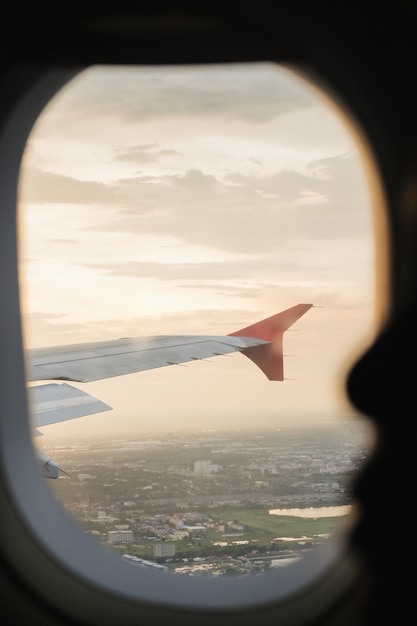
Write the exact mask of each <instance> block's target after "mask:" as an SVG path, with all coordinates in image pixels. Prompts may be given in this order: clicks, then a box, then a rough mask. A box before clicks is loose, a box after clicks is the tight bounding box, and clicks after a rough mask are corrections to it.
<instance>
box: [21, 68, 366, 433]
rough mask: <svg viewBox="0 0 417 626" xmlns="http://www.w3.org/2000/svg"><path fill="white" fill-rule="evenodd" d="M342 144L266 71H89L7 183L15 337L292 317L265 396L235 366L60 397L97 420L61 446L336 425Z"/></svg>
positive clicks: (346, 208) (261, 383) (353, 180)
mask: <svg viewBox="0 0 417 626" xmlns="http://www.w3.org/2000/svg"><path fill="white" fill-rule="evenodd" d="M360 154H361V153H360V149H359V146H358V144H357V140H356V138H355V137H354V136H353V135H352V133H351V131H350V129H349V124H347V123H346V121H345V120H343V118H342V117H341V116H340V114H338V113H337V112H336V109H335V107H334V106H330V105H329V101H328V99H327V98H326V97H324V95H323V94H321V93H320V92H319V91H318V89H317V88H316V87H313V86H312V85H311V84H310V83H308V82H306V80H305V79H303V78H301V77H300V76H298V75H296V74H295V73H293V72H292V71H290V70H289V69H286V68H284V67H280V66H277V65H275V64H273V63H253V64H246V65H243V64H241V65H238V64H232V65H229V66H221V65H220V66H198V65H197V66H190V67H179V66H172V67H169V68H167V67H153V68H152V67H146V66H145V67H142V68H139V67H106V66H100V67H91V68H89V69H87V70H85V71H83V72H81V73H80V74H79V75H78V76H77V77H76V78H74V79H73V80H72V81H71V82H70V83H68V84H67V86H66V87H65V88H64V89H63V90H61V91H60V92H59V93H58V94H57V95H56V97H55V98H54V99H53V100H52V101H51V102H50V103H49V104H48V106H47V107H46V108H45V110H44V112H43V113H42V115H41V116H40V117H39V118H38V121H37V122H36V124H35V126H34V128H33V131H32V133H31V135H30V137H29V139H28V143H27V146H26V150H25V154H24V157H23V161H22V166H21V176H20V182H19V236H20V253H19V254H20V256H19V271H20V283H21V302H22V311H23V324H24V338H25V345H26V346H27V347H40V346H50V345H60V344H69V343H78V342H83V341H86V342H87V341H99V340H101V339H117V338H119V337H127V336H132V337H134V336H144V335H160V334H164V335H165V334H213V335H223V334H228V333H231V332H234V331H235V330H238V329H240V328H242V327H245V326H247V325H249V324H252V323H254V322H257V321H259V320H261V319H263V318H266V317H269V316H271V315H273V314H275V313H278V312H279V311H281V310H284V309H286V308H289V307H291V306H293V305H295V304H298V303H312V304H313V305H314V307H313V308H312V309H310V311H308V312H307V313H306V314H305V315H304V316H303V317H302V318H301V319H300V320H299V321H298V322H297V323H296V324H294V326H293V329H291V330H289V331H288V332H287V333H286V334H285V336H284V354H285V355H286V356H285V357H284V375H285V377H286V379H287V380H284V381H283V382H270V381H268V380H267V379H266V377H265V376H264V375H263V374H262V372H261V371H260V370H259V369H258V368H257V367H256V366H255V365H254V364H253V363H252V362H251V361H249V360H248V359H246V358H245V357H244V356H243V355H241V354H235V355H233V356H222V357H216V358H214V359H208V360H207V361H202V362H196V363H192V364H189V365H187V366H172V367H165V368H162V369H159V370H150V371H147V372H142V373H139V374H131V375H128V376H123V377H117V378H114V379H109V380H104V381H98V382H95V383H89V384H85V385H80V388H82V389H83V390H85V391H87V392H89V393H92V394H93V395H95V396H96V397H98V398H100V399H101V400H103V401H105V402H107V403H108V404H110V405H111V406H112V407H113V410H112V411H109V412H106V413H102V414H100V415H95V416H89V417H83V418H80V419H77V420H74V421H71V422H66V423H63V424H59V425H53V426H48V427H45V428H44V429H43V431H44V433H45V435H48V434H49V435H51V436H52V435H55V434H57V435H62V436H64V437H65V436H67V437H70V436H72V435H74V434H77V435H80V436H92V437H94V436H97V434H110V433H113V432H114V433H124V432H134V433H144V432H150V431H152V430H155V431H159V432H165V433H167V432H175V431H179V430H181V429H189V428H197V429H214V430H216V429H226V430H227V429H229V428H247V427H253V426H266V427H277V428H279V427H281V426H282V425H284V424H286V423H297V421H298V420H300V421H304V422H305V423H311V420H322V419H329V420H334V419H339V418H340V414H344V413H345V412H346V411H348V412H349V411H350V407H349V403H348V400H347V399H346V397H345V394H344V380H345V376H346V372H347V371H348V370H349V366H350V364H352V363H353V362H354V360H355V358H356V357H357V356H358V355H359V354H360V353H361V351H363V349H364V348H365V347H366V345H367V344H368V343H369V342H370V341H371V340H372V337H373V336H374V332H375V310H374V309H375V253H374V243H375V242H374V227H373V222H372V210H371V200H370V192H369V186H368V183H367V179H366V175H365V168H364V164H363V161H362V159H361V156H360Z"/></svg>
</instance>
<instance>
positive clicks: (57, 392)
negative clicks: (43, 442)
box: [28, 383, 111, 434]
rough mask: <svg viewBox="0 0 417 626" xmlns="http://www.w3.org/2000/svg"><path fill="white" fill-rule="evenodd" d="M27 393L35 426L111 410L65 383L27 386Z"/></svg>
mask: <svg viewBox="0 0 417 626" xmlns="http://www.w3.org/2000/svg"><path fill="white" fill-rule="evenodd" d="M28 393H29V400H30V407H31V416H32V424H33V426H34V427H35V428H36V427H39V426H47V425H48V424H55V423H56V422H64V421H67V420H71V419H75V418H77V417H82V416H84V415H93V414H94V413H101V412H102V411H109V410H111V407H110V406H109V405H108V404H106V403H105V402H102V401H101V400H97V398H94V397H93V396H91V395H90V394H88V393H86V392H85V391H81V390H80V389H76V388H75V387H72V386H71V385H67V384H66V383H62V384H59V383H48V384H46V385H39V386H37V387H29V389H28ZM35 434H40V433H39V432H36V433H35Z"/></svg>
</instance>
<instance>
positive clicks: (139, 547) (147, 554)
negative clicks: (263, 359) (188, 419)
mask: <svg viewBox="0 0 417 626" xmlns="http://www.w3.org/2000/svg"><path fill="white" fill-rule="evenodd" d="M367 433H368V431H367V429H366V428H365V424H364V423H363V422H359V421H358V420H357V419H352V420H343V421H341V422H340V423H339V422H336V423H330V424H325V425H316V426H312V427H308V428H306V427H305V426H304V427H294V428H284V429H276V430H272V429H268V430H265V429H262V430H251V431H249V430H247V431H224V432H222V431H211V432H210V431H203V432H187V433H185V432H184V433H181V434H180V433H166V434H164V435H161V434H160V433H158V435H154V436H152V435H148V436H141V437H140V438H139V436H138V435H137V434H136V435H133V436H132V437H130V438H129V437H126V436H125V437H123V438H120V439H116V438H112V439H110V438H108V439H104V438H103V439H100V438H99V437H98V438H97V439H96V440H95V441H94V442H91V441H77V440H71V443H70V444H69V443H65V442H62V441H59V440H56V441H55V440H52V439H51V438H48V447H46V446H45V445H44V447H43V449H44V451H45V452H47V453H48V455H50V456H52V457H53V458H54V460H55V461H57V462H58V463H59V465H60V467H61V468H62V470H63V472H62V475H61V477H60V478H59V479H58V480H48V481H47V483H48V485H49V486H50V487H51V489H52V490H53V492H54V494H55V496H56V498H57V499H58V500H59V501H60V502H61V503H62V505H63V506H64V508H65V509H66V510H67V511H68V512H69V513H70V514H71V515H72V516H73V517H74V518H75V519H76V520H77V521H78V522H79V524H80V525H81V527H82V528H83V529H85V531H86V532H88V533H89V534H91V535H92V536H93V537H94V538H95V540H97V541H99V542H101V543H103V544H104V545H106V546H107V547H108V548H109V549H111V550H114V551H116V552H118V553H119V554H120V555H121V556H122V557H123V558H126V559H129V560H130V561H132V562H134V563H137V564H138V565H140V566H141V567H155V568H160V569H166V570H168V571H172V572H175V573H177V574H190V575H197V574H200V575H210V576H218V575H235V576H239V575H247V574H248V573H250V574H254V573H255V574H256V573H261V572H266V571H272V570H273V569H274V568H275V567H282V566H286V565H287V564H289V563H291V562H294V559H299V558H300V557H301V556H302V555H303V553H304V552H305V551H310V550H312V549H314V548H316V547H318V546H319V545H321V544H322V543H323V542H324V541H326V539H327V538H328V537H329V536H330V535H331V534H332V533H333V532H334V531H335V530H336V529H338V528H339V527H340V526H341V524H343V523H344V520H346V518H347V517H348V516H349V514H350V511H351V509H352V505H354V501H353V496H352V489H353V485H354V481H355V478H356V477H357V475H358V472H359V470H360V468H361V466H362V465H363V463H364V461H365V460H366V458H367V457H368V454H369V448H370V438H369V435H368V434H367Z"/></svg>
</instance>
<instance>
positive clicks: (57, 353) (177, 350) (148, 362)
mask: <svg viewBox="0 0 417 626" xmlns="http://www.w3.org/2000/svg"><path fill="white" fill-rule="evenodd" d="M311 307H312V305H311V304H298V305H296V306H295V307H292V308H291V309H287V310H286V311H283V312H281V313H278V314H277V315H274V316H272V317H269V318H267V319H265V320H262V321H261V322H258V323H256V324H253V325H252V326H247V327H246V328H243V329H241V330H239V331H236V332H234V333H232V334H230V335H225V336H212V335H178V336H173V335H166V336H154V337H139V338H124V339H118V340H113V341H105V342H95V343H86V344H78V345H76V344H75V345H68V346H57V347H52V348H37V349H32V350H29V351H28V370H29V371H28V375H27V377H28V380H30V381H39V380H68V381H76V382H91V381H94V380H101V379H103V378H113V377H115V376H122V375H125V374H131V373H133V372H141V371H145V370H149V369H153V368H159V367H165V366H168V365H178V364H181V363H186V362H189V361H195V360H201V359H207V358H209V357H213V356H219V355H222V354H229V353H232V352H237V351H238V352H242V353H243V354H246V355H247V356H248V357H249V358H252V360H254V362H255V363H257V365H258V366H259V367H260V368H261V369H262V370H263V371H264V373H265V374H266V375H267V376H268V378H270V380H282V369H283V368H282V337H283V334H284V332H285V330H287V329H288V328H289V327H290V326H291V325H292V324H293V323H294V322H295V321H296V320H297V319H299V318H300V317H301V316H302V315H303V314H304V313H305V312H306V311H307V310H308V309H310V308H311ZM267 345H271V348H269V349H267V348H265V346H267ZM263 346H264V347H263ZM255 348H256V349H257V350H253V349H255ZM255 352H256V354H257V355H259V359H257V358H253V357H252V354H254V353H255ZM266 353H267V354H268V359H267V361H268V363H267V365H268V367H267V368H266V370H265V368H264V367H263V366H262V363H263V359H262V358H261V356H263V355H264V354H266ZM258 361H259V362H258ZM274 363H275V364H276V366H277V370H276V372H275V373H274V368H273V365H274Z"/></svg>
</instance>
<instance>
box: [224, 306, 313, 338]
mask: <svg viewBox="0 0 417 626" xmlns="http://www.w3.org/2000/svg"><path fill="white" fill-rule="evenodd" d="M312 306H313V305H312V304H296V305H295V306H293V307H291V309H286V310H285V311H281V313H277V314H276V315H272V317H267V318H266V319H265V320H262V321H261V322H257V323H256V324H252V325H251V326H246V328H242V329H241V330H237V331H236V332H234V333H230V336H231V337H238V336H240V337H256V339H264V340H265V341H274V340H275V338H276V337H277V336H279V335H282V334H283V333H284V332H285V331H286V330H287V329H288V328H289V327H290V326H292V325H293V324H294V322H296V321H297V320H298V319H299V318H300V317H301V316H302V315H304V313H306V312H307V311H308V310H309V309H311V307H312Z"/></svg>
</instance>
